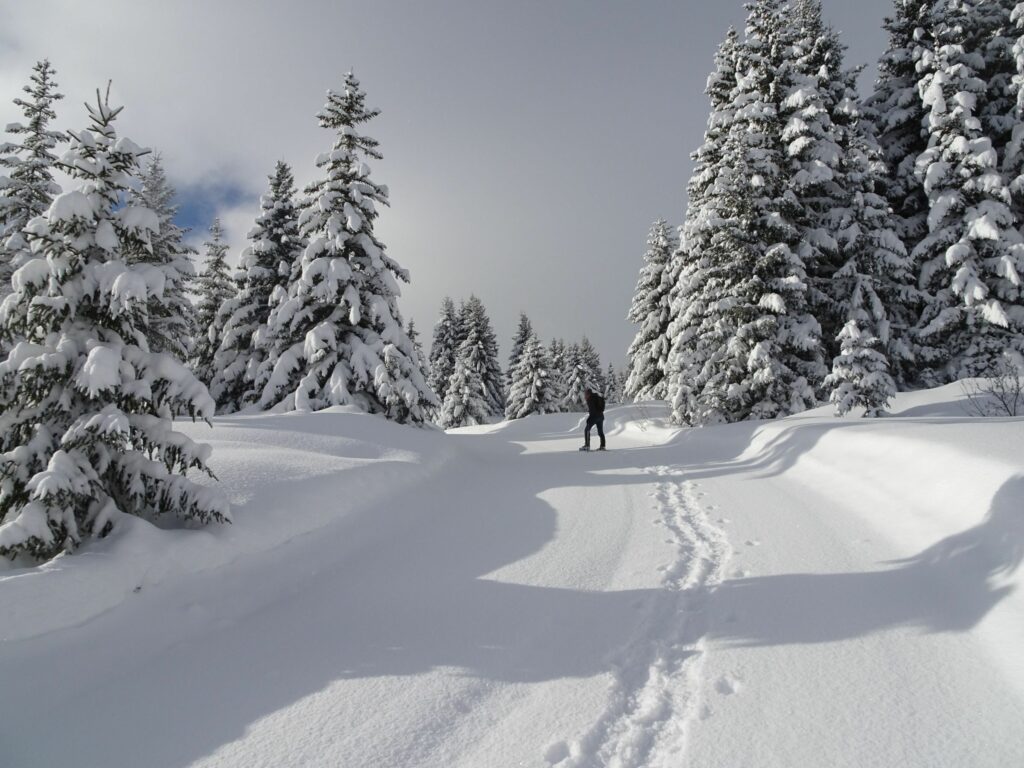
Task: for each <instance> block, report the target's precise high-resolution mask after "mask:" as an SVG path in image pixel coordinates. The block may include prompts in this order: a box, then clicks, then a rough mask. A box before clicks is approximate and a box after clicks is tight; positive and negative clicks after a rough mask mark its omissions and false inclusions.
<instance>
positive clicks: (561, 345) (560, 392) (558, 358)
mask: <svg viewBox="0 0 1024 768" xmlns="http://www.w3.org/2000/svg"><path fill="white" fill-rule="evenodd" d="M548 360H549V361H550V363H551V389H552V392H553V393H554V395H553V396H554V399H555V403H556V404H557V407H558V409H559V410H561V408H562V404H563V402H564V400H565V388H566V383H565V370H566V367H565V342H564V341H563V340H562V339H552V340H551V343H550V344H549V345H548Z"/></svg>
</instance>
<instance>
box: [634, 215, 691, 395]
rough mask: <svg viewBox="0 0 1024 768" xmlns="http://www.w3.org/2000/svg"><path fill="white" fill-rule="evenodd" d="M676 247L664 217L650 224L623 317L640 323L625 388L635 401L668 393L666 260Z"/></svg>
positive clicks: (667, 287)
mask: <svg viewBox="0 0 1024 768" xmlns="http://www.w3.org/2000/svg"><path fill="white" fill-rule="evenodd" d="M678 249H679V238H678V236H677V235H676V233H675V231H674V230H673V228H672V227H670V226H669V224H668V222H666V221H665V220H664V219H659V220H658V221H656V222H655V223H654V226H653V227H651V231H650V234H649V235H648V236H647V252H646V253H644V265H643V267H641V269H640V277H639V278H638V279H637V283H636V290H635V291H634V293H633V304H632V306H631V307H630V309H629V314H628V316H627V319H628V320H629V321H630V322H631V323H633V324H634V325H638V326H640V328H639V330H638V331H637V333H636V337H635V338H634V339H633V342H632V343H631V344H630V345H629V351H628V352H627V357H628V358H629V378H628V379H627V380H626V391H627V392H628V393H629V394H630V395H631V396H632V397H634V398H637V399H639V400H663V399H664V398H665V397H666V396H667V394H668V382H667V379H666V373H667V371H668V353H669V350H670V347H669V338H668V330H669V322H670V320H671V313H670V311H669V291H670V289H671V288H672V282H671V280H670V273H669V272H668V267H669V262H670V261H671V260H672V256H673V254H674V253H675V252H676V251H677V250H678Z"/></svg>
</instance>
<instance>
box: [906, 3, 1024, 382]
mask: <svg viewBox="0 0 1024 768" xmlns="http://www.w3.org/2000/svg"><path fill="white" fill-rule="evenodd" d="M981 5H983V4H980V3H977V2H967V1H966V0H949V2H947V3H945V4H944V5H943V7H942V14H941V16H938V15H937V16H936V19H935V24H934V27H933V34H934V37H935V41H936V48H935V50H934V52H933V53H932V58H930V59H929V60H927V61H926V64H927V65H928V66H927V67H925V68H924V71H925V73H924V76H923V77H922V78H921V80H920V82H919V85H918V87H919V91H920V94H921V99H922V101H923V103H924V105H925V107H926V108H927V109H928V116H927V119H926V127H927V130H928V136H929V140H928V148H927V149H926V150H925V151H924V152H923V153H922V154H921V155H920V156H919V157H918V158H917V163H916V172H917V176H918V179H919V180H920V182H921V184H922V186H923V188H924V191H925V193H926V194H927V196H928V202H929V206H930V210H929V216H928V234H927V235H926V236H925V237H924V239H923V240H921V242H920V243H918V244H917V246H916V248H915V249H914V256H915V260H916V261H917V263H919V264H920V265H921V274H920V284H921V287H922V288H923V289H924V290H925V292H926V294H927V299H926V306H925V308H924V311H923V313H922V316H921V319H920V322H919V325H918V328H917V332H918V335H919V338H920V340H921V345H920V347H919V349H920V350H922V352H923V354H922V358H923V361H922V362H923V366H924V370H923V372H922V380H923V381H924V382H925V383H927V384H931V385H935V384H942V383H945V382H947V381H952V380H955V379H959V378H964V377H968V376H981V375H986V374H989V373H991V371H992V370H993V369H994V367H995V366H996V365H997V364H998V363H999V361H1000V359H1001V358H1002V356H1003V354H1004V353H1005V352H1006V351H1017V352H1021V351H1022V350H1024V293H1022V285H1021V275H1024V240H1022V237H1021V233H1020V229H1019V227H1020V222H1019V221H1018V220H1017V219H1016V218H1015V217H1014V215H1013V211H1012V207H1011V205H1012V198H1011V192H1010V185H1009V184H1008V183H1007V180H1006V178H1005V177H1004V176H1003V174H1002V172H1001V169H1000V167H999V165H1000V163H999V157H998V150H997V147H996V146H995V144H994V143H993V138H992V136H990V135H987V134H986V133H985V128H986V125H985V122H984V121H983V120H982V119H981V116H983V115H985V114H987V113H989V107H990V104H991V100H992V99H993V98H995V99H997V100H998V99H1000V98H1001V94H1000V93H999V92H998V91H997V92H995V93H994V94H990V93H989V88H988V85H989V83H988V82H987V81H986V79H985V78H986V70H987V67H988V65H987V63H986V59H985V53H986V49H987V46H988V44H989V43H990V42H991V30H990V29H989V28H988V26H987V24H986V19H987V16H986V14H985V13H982V12H979V11H982V10H983V9H982V8H981ZM989 127H990V129H991V124H990V126H989Z"/></svg>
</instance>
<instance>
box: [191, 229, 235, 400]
mask: <svg viewBox="0 0 1024 768" xmlns="http://www.w3.org/2000/svg"><path fill="white" fill-rule="evenodd" d="M204 245H205V246H206V255H205V260H206V266H205V268H204V269H203V272H202V273H201V274H200V275H199V278H198V279H197V280H196V282H195V286H196V293H197V294H198V296H199V303H198V305H197V306H196V314H195V316H196V334H197V335H196V339H195V343H194V344H193V345H192V354H191V356H190V357H189V367H190V368H191V369H192V371H193V372H194V373H195V375H196V376H198V377H199V379H200V380H201V381H203V382H204V383H206V384H209V383H210V381H211V380H212V379H213V376H214V373H215V371H214V367H213V360H214V356H215V355H216V354H217V350H218V349H219V348H220V340H221V331H222V328H221V325H220V321H219V318H220V308H221V307H222V306H223V305H224V304H225V303H226V302H228V301H229V300H231V299H232V298H234V296H235V295H236V293H237V286H236V285H235V282H234V281H233V280H232V279H231V275H230V274H229V273H228V261H227V254H228V245H227V243H225V242H224V232H223V230H222V229H221V226H220V219H214V220H213V223H212V224H211V225H210V239H209V240H208V241H206V243H204Z"/></svg>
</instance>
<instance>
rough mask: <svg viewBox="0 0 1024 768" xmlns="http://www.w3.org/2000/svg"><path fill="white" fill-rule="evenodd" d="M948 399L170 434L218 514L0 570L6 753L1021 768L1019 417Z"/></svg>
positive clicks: (253, 426)
mask: <svg viewBox="0 0 1024 768" xmlns="http://www.w3.org/2000/svg"><path fill="white" fill-rule="evenodd" d="M958 396H959V388H956V387H948V388H945V389H941V390H934V391H932V392H925V393H915V394H909V395H903V396H901V398H900V400H899V402H898V403H897V408H896V409H895V410H896V416H894V417H892V418H887V419H879V420H872V421H858V420H852V419H851V420H836V419H833V418H831V416H830V415H829V414H828V411H827V410H822V411H818V412H812V413H809V414H804V415H802V416H800V417H794V418H789V419H785V420H781V421H778V422H772V423H761V424H755V423H746V424H737V425H731V426H727V427H718V428H712V429H703V430H675V429H671V428H669V427H668V426H667V424H666V422H665V416H666V412H665V410H664V408H663V406H660V405H655V404H647V405H641V406H629V407H622V408H617V409H614V410H613V411H611V412H610V414H609V445H610V447H611V448H612V450H611V451H609V452H608V453H605V454H600V453H591V454H580V453H577V452H576V450H575V449H576V447H577V446H578V444H579V443H580V434H579V433H580V426H581V425H580V420H579V418H578V417H576V416H572V415H558V416H546V417H530V418H527V419H525V420H522V421H518V422H513V423H507V424H499V425H492V426H488V427H477V428H470V429H464V430H456V431H454V432H452V433H451V434H449V435H445V434H443V433H439V432H434V431H427V430H413V429H405V428H401V427H397V426H395V425H392V424H389V423H387V422H384V421H383V420H381V419H377V418H374V417H368V416H360V415H356V414H351V413H344V412H340V411H335V412H332V413H321V414H312V415H299V414H291V415H286V416H285V415H282V416H237V417H231V418H223V419H217V420H216V422H215V426H214V429H213V430H209V429H207V428H206V427H205V426H203V425H197V426H190V427H189V431H190V433H193V434H197V435H200V436H203V437H204V438H206V439H209V441H210V442H211V443H212V444H213V445H214V459H213V468H214V470H215V471H216V472H217V473H218V474H219V475H220V477H221V479H222V481H223V483H224V484H225V486H226V487H227V489H228V490H229V491H230V493H231V494H232V497H233V498H232V500H233V502H234V504H235V505H236V507H235V513H234V514H235V521H236V522H235V524H234V525H232V526H230V527H227V528H224V529H220V530H205V531H157V530H156V529H153V528H152V527H151V526H149V525H148V524H144V523H141V522H138V521H129V524H127V525H125V526H123V527H122V529H121V530H119V531H118V532H117V534H115V536H113V537H111V538H110V539H109V540H107V541H104V542H99V543H96V544H93V545H90V546H89V547H88V548H87V549H86V550H85V551H84V552H82V553H80V554H78V555H75V556H74V557H70V558H62V559H60V560H58V561H57V562H55V563H54V564H52V565H50V566H47V567H44V568H41V569H37V570H22V569H8V570H6V571H0V616H3V617H4V621H3V624H2V625H0V638H2V640H0V681H3V689H2V690H3V695H2V696H0V754H2V755H3V756H4V758H3V761H2V764H3V765H5V766H6V765H11V766H19V767H20V766H25V767H26V768H28V767H30V766H54V765H74V766H76V768H80V767H88V766H97V767H99V766H104V768H113V767H116V766H147V767H152V768H163V767H165V766H166V767H168V768H169V767H170V766H188V765H194V766H246V767H247V768H248V767H250V766H268V767H270V766H273V767H274V768H281V767H283V766H350V765H351V766H378V765H380V766H410V767H412V766H416V767H417V768H419V767H420V766H438V768H440V766H446V767H448V766H465V767H466V768H468V767H469V766H473V767H474V768H477V767H479V766H518V765H527V766H540V767H541V768H544V767H545V766H549V765H559V766H561V767H562V768H568V766H599V765H618V766H643V765H651V766H679V765H684V764H685V765H700V766H723V767H725V766H729V767H730V768H732V767H734V766H779V768H782V767H783V766H785V767H786V768H797V767H801V766H808V767H809V766H822V765H829V766H851V767H852V766H895V765H899V766H922V767H924V766H929V767H930V766H1010V765H1019V764H1021V762H1022V757H1024V729H1021V728H1020V723H1021V722H1024V666H1022V664H1021V661H1020V647H1021V640H1022V639H1024V598H1022V596H1021V595H1022V593H1021V590H1020V587H1021V586H1022V583H1021V582H1022V578H1024V577H1022V575H1021V570H1020V567H1019V566H1020V563H1021V560H1022V558H1024V513H1022V508H1024V466H1022V464H1024V462H1021V460H1020V457H1021V456H1022V455H1024V450H1022V449H1024V419H987V420H978V419H970V418H967V417H966V415H965V414H964V412H963V409H962V408H961V407H960V406H959V405H958V404H957V402H956V400H957V398H958ZM137 587H140V589H138V591H136V588H137Z"/></svg>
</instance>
